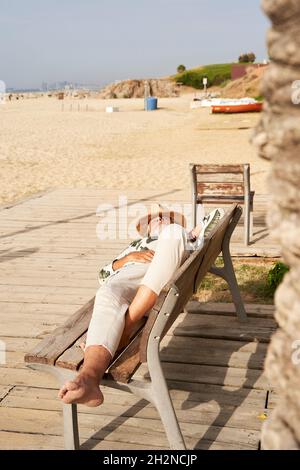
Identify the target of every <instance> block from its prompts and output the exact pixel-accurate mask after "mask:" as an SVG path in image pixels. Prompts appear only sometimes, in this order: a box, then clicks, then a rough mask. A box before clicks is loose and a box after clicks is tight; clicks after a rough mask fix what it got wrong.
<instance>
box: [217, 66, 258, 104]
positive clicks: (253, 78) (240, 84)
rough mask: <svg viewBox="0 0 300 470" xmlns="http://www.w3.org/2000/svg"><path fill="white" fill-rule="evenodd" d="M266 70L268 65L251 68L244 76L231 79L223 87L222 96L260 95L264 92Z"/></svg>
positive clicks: (254, 96)
mask: <svg viewBox="0 0 300 470" xmlns="http://www.w3.org/2000/svg"><path fill="white" fill-rule="evenodd" d="M266 70H267V67H259V68H255V69H254V68H249V69H248V70H247V74H246V75H245V76H244V77H242V78H239V79H237V80H234V81H230V82H228V84H227V85H226V86H224V88H221V90H220V91H221V96H222V97H223V98H243V97H245V96H249V97H251V98H257V97H259V96H260V95H261V94H262V91H261V83H262V78H263V75H264V73H265V71H266Z"/></svg>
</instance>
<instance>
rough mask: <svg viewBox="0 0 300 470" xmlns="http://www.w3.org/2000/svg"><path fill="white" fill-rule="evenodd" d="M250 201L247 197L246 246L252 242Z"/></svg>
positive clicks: (245, 217) (245, 213)
mask: <svg viewBox="0 0 300 470" xmlns="http://www.w3.org/2000/svg"><path fill="white" fill-rule="evenodd" d="M250 225H251V222H250V201H249V200H248V199H247V198H246V200H245V207H244V243H245V245H246V246H248V245H249V243H250Z"/></svg>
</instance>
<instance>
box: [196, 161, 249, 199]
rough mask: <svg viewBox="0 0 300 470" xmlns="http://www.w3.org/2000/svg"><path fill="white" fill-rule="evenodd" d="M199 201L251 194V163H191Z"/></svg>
mask: <svg viewBox="0 0 300 470" xmlns="http://www.w3.org/2000/svg"><path fill="white" fill-rule="evenodd" d="M190 171H191V178H192V189H193V197H195V198H196V200H197V202H207V201H210V200H212V199H213V200H216V199H217V200H218V201H219V200H222V199H231V200H234V198H238V199H239V200H240V201H241V202H242V201H243V198H244V197H245V196H246V195H247V194H250V165H249V164H241V165H195V164H191V165H190Z"/></svg>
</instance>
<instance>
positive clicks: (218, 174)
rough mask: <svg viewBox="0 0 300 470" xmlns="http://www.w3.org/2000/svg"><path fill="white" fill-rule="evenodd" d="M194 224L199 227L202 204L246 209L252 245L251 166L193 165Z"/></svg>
mask: <svg viewBox="0 0 300 470" xmlns="http://www.w3.org/2000/svg"><path fill="white" fill-rule="evenodd" d="M190 172H191V182H192V207H193V222H194V225H196V219H197V205H198V204H217V205H219V204H232V203H233V202H235V203H237V204H243V205H244V227H245V230H244V242H245V245H249V243H250V235H252V227H253V200H254V191H251V189H250V165H249V164H242V165H195V164H194V163H191V164H190Z"/></svg>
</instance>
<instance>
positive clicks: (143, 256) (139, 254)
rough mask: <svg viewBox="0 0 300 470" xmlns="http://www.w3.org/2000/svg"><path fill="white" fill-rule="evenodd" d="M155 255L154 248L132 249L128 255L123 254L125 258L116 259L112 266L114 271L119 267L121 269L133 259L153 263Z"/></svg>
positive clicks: (138, 261)
mask: <svg viewBox="0 0 300 470" xmlns="http://www.w3.org/2000/svg"><path fill="white" fill-rule="evenodd" d="M153 256H154V251H153V250H144V251H132V252H131V253H128V255H126V256H123V258H120V259H118V260H116V261H114V263H113V266H112V267H113V270H114V271H117V270H118V269H121V268H122V267H123V266H124V264H126V263H129V262H132V261H136V262H137V263H151V261H152V258H153Z"/></svg>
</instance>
